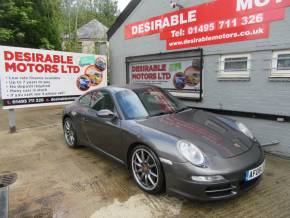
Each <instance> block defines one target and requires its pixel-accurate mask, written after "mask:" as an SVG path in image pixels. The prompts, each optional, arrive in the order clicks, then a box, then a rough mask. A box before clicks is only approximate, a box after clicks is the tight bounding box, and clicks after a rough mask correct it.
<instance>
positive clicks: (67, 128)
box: [64, 120, 75, 146]
mask: <svg viewBox="0 0 290 218" xmlns="http://www.w3.org/2000/svg"><path fill="white" fill-rule="evenodd" d="M64 135H65V140H66V142H67V143H68V145H69V146H74V144H75V134H74V130H73V128H72V124H71V122H70V121H69V120H66V121H65V123H64Z"/></svg>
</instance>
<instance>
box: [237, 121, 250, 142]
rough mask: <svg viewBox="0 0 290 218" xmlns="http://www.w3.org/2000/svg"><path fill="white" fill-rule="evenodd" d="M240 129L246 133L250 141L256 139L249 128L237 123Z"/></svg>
mask: <svg viewBox="0 0 290 218" xmlns="http://www.w3.org/2000/svg"><path fill="white" fill-rule="evenodd" d="M236 124H237V127H238V129H239V130H240V131H241V132H242V133H244V134H245V135H246V136H248V137H249V138H250V139H253V140H254V139H255V137H254V135H253V133H252V132H251V131H250V130H249V129H248V127H246V125H245V124H243V123H240V122H236Z"/></svg>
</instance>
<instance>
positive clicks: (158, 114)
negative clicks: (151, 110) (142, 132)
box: [151, 111, 171, 117]
mask: <svg viewBox="0 0 290 218" xmlns="http://www.w3.org/2000/svg"><path fill="white" fill-rule="evenodd" d="M166 114H171V113H170V112H163V111H162V112H158V113H156V114H153V115H151V117H157V116H162V115H166Z"/></svg>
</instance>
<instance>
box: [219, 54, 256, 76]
mask: <svg viewBox="0 0 290 218" xmlns="http://www.w3.org/2000/svg"><path fill="white" fill-rule="evenodd" d="M227 58H247V70H245V71H227V72H226V71H225V63H226V62H225V60H226V59H227ZM250 72H251V54H249V53H244V54H234V55H221V56H220V68H219V73H218V78H219V79H229V80H231V79H234V80H235V79H250Z"/></svg>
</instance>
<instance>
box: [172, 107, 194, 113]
mask: <svg viewBox="0 0 290 218" xmlns="http://www.w3.org/2000/svg"><path fill="white" fill-rule="evenodd" d="M189 109H192V108H191V107H190V106H186V107H183V108H181V109H179V110H176V111H175V113H180V112H182V111H186V110H189Z"/></svg>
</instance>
